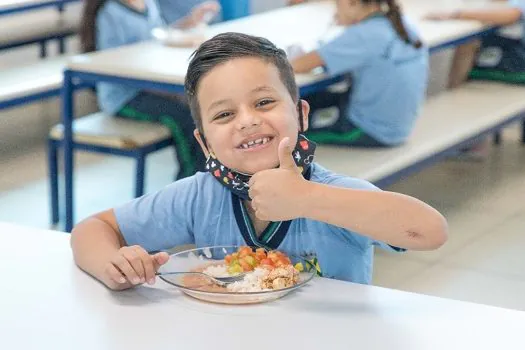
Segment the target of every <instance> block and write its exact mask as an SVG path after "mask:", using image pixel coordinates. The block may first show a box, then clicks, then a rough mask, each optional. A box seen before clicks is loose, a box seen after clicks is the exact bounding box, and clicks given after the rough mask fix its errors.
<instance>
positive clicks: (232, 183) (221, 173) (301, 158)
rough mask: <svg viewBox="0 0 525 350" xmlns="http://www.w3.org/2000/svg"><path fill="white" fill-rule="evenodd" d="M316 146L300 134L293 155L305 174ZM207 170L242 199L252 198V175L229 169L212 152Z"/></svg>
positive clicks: (312, 158)
mask: <svg viewBox="0 0 525 350" xmlns="http://www.w3.org/2000/svg"><path fill="white" fill-rule="evenodd" d="M315 147H316V144H315V143H313V142H312V141H310V140H308V139H307V138H306V136H304V135H303V134H299V136H298V137H297V144H296V145H295V149H294V150H293V152H292V156H293V159H294V161H295V164H296V165H297V166H298V167H299V169H300V170H301V173H302V174H303V176H304V175H305V174H306V173H307V172H308V169H309V168H310V164H312V162H313V160H314V153H315ZM206 170H207V171H208V172H209V173H211V174H212V175H213V177H214V178H215V179H217V181H219V182H220V183H221V184H222V185H223V186H225V187H226V188H227V189H228V190H230V191H231V192H232V193H233V194H235V195H237V196H238V197H240V198H241V199H244V200H251V199H250V196H249V194H248V191H249V189H250V186H249V185H248V183H249V182H250V178H251V175H248V174H243V173H240V172H236V171H234V170H232V169H229V168H228V167H226V166H225V165H224V164H222V163H221V162H220V161H219V160H218V159H217V158H216V157H215V155H213V154H212V153H210V156H209V157H208V159H207V160H206Z"/></svg>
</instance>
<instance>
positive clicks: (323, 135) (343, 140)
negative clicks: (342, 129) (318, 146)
mask: <svg viewBox="0 0 525 350" xmlns="http://www.w3.org/2000/svg"><path fill="white" fill-rule="evenodd" d="M363 135H364V132H363V130H361V129H355V130H352V131H350V132H347V133H336V132H331V131H309V132H307V134H306V136H307V137H308V138H309V139H310V140H312V141H313V142H317V143H332V144H333V143H336V144H342V145H344V144H350V143H352V142H355V141H357V140H359V139H360V138H361V137H362V136H363Z"/></svg>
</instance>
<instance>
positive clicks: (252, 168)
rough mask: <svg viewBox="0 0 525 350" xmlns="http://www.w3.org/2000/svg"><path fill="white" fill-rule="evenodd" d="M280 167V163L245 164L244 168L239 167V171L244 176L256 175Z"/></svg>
mask: <svg viewBox="0 0 525 350" xmlns="http://www.w3.org/2000/svg"><path fill="white" fill-rule="evenodd" d="M278 166H279V162H278V161H277V162H268V163H259V164H244V165H243V166H242V167H239V169H238V170H237V171H238V172H241V173H243V174H248V175H254V174H257V173H258V172H261V171H264V170H269V169H275V168H277V167H278Z"/></svg>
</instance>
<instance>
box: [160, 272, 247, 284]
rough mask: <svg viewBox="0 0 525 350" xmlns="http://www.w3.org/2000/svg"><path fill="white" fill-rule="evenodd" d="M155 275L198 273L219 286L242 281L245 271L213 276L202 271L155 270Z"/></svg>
mask: <svg viewBox="0 0 525 350" xmlns="http://www.w3.org/2000/svg"><path fill="white" fill-rule="evenodd" d="M155 275H156V276H170V275H198V276H204V277H206V278H207V279H209V280H210V281H212V282H213V283H215V284H217V285H219V286H222V287H224V286H227V285H228V284H231V283H234V282H238V281H242V280H243V279H244V276H245V275H246V273H240V274H238V275H234V276H228V277H213V276H210V275H208V274H205V273H203V272H157V273H156V274H155Z"/></svg>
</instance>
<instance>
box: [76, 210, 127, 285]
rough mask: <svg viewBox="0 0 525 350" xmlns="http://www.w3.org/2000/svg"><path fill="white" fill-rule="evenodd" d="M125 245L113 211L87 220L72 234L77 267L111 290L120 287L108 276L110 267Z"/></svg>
mask: <svg viewBox="0 0 525 350" xmlns="http://www.w3.org/2000/svg"><path fill="white" fill-rule="evenodd" d="M123 246H124V238H123V237H122V234H121V233H120V231H119V229H118V225H117V220H116V218H115V215H114V213H113V210H107V211H104V212H102V213H100V214H97V215H94V216H92V217H89V218H87V219H86V220H84V221H82V222H81V223H79V224H78V225H77V226H75V228H74V229H73V231H72V232H71V248H72V249H73V256H74V259H75V262H76V264H77V265H78V266H79V267H80V268H81V269H82V270H84V271H86V272H87V273H89V274H90V275H92V276H93V277H95V278H97V279H98V280H100V281H101V282H102V283H104V284H105V285H107V286H108V287H110V288H112V287H115V288H116V287H117V286H116V283H113V281H112V280H111V279H109V278H108V276H107V275H106V273H105V268H106V264H107V263H108V262H109V261H111V258H112V257H113V255H115V254H116V253H117V252H118V250H119V249H120V248H122V247H123ZM121 287H122V288H125V287H129V286H125V285H122V286H121Z"/></svg>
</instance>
